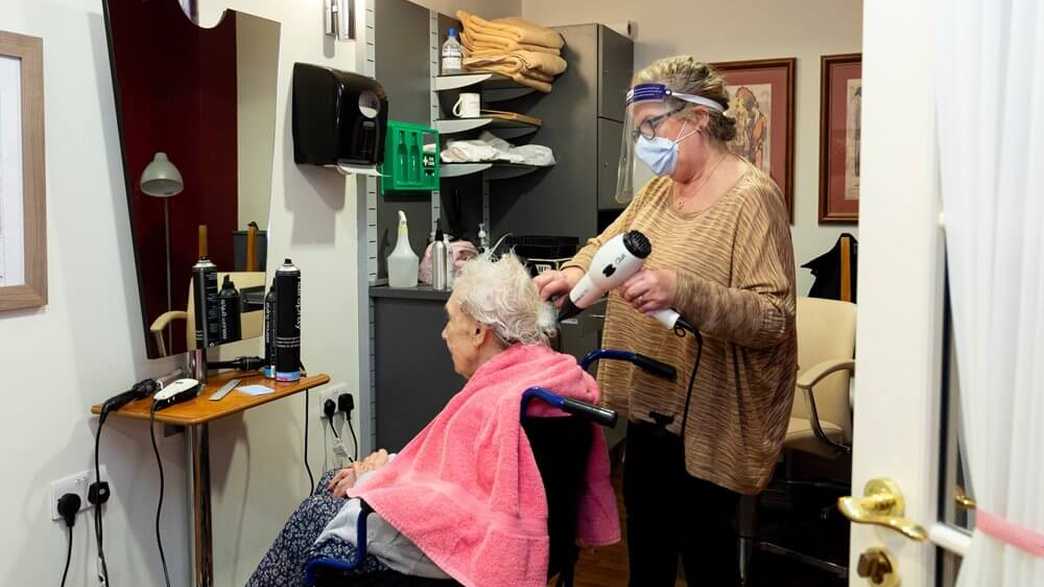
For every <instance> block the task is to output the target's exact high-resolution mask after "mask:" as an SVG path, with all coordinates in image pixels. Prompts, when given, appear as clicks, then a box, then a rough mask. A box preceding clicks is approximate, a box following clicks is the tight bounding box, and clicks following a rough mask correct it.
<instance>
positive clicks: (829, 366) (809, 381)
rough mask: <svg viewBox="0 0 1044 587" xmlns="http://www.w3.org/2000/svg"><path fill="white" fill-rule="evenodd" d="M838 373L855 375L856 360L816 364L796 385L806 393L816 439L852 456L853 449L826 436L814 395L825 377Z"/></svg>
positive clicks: (831, 360) (828, 361) (829, 361)
mask: <svg viewBox="0 0 1044 587" xmlns="http://www.w3.org/2000/svg"><path fill="white" fill-rule="evenodd" d="M837 371H848V372H850V373H855V360H853V359H830V360H827V361H823V362H821V363H816V364H815V365H812V366H811V367H809V368H808V369H805V370H804V371H803V372H802V373H801V375H799V376H798V379H797V383H796V384H795V385H796V386H797V388H798V389H800V390H801V391H804V392H805V398H806V400H807V401H808V409H809V412H810V414H809V416H810V418H809V420H810V421H811V424H812V432H813V433H814V434H815V435H816V438H817V439H819V441H820V442H822V443H824V444H826V445H827V446H830V447H832V448H834V449H835V450H837V451H839V452H842V453H845V454H851V453H852V447H850V446H846V445H844V444H841V443H839V442H834V441H833V440H831V439H830V437H829V436H827V435H826V432H824V431H823V425H822V424H821V423H820V421H819V409H818V408H817V407H816V396H815V394H813V393H812V388H813V387H814V386H815V385H816V384H817V383H819V382H820V381H822V379H823V378H824V377H826V376H827V375H830V374H831V373H836V372H837Z"/></svg>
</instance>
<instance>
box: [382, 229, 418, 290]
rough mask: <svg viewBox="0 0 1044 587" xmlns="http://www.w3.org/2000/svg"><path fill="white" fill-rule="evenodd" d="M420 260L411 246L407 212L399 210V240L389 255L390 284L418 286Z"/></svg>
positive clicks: (395, 285)
mask: <svg viewBox="0 0 1044 587" xmlns="http://www.w3.org/2000/svg"><path fill="white" fill-rule="evenodd" d="M419 263H420V261H419V260H418V259H417V254H416V253H414V252H413V248H412V247H410V229H409V225H407V224H406V213H405V212H403V211H402V210H399V240H398V242H396V243H395V250H393V251H392V253H391V254H390V255H388V285H389V286H391V287H417V266H418V264H419Z"/></svg>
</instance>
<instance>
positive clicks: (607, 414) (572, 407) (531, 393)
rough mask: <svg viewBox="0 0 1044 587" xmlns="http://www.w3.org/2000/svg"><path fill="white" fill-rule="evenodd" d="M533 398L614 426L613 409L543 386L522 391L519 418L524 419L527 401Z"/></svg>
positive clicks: (573, 413)
mask: <svg viewBox="0 0 1044 587" xmlns="http://www.w3.org/2000/svg"><path fill="white" fill-rule="evenodd" d="M533 398H537V399H540V400H541V401H543V402H546V403H547V404H548V405H551V406H553V407H556V408H558V409H560V410H562V411H563V412H565V413H567V414H572V415H574V416H580V417H582V418H587V419H588V420H593V421H595V422H596V423H598V424H601V425H602V426H608V427H610V428H612V427H613V426H616V419H617V414H616V412H614V411H613V410H610V409H608V408H603V407H601V406H596V405H594V404H589V403H587V402H583V401H580V400H577V399H571V398H567V397H562V396H560V395H558V394H557V393H554V392H552V391H550V390H547V389H544V388H543V387H530V388H529V389H527V390H526V391H524V392H523V393H522V413H521V415H520V420H525V418H526V411H527V408H528V407H529V402H530V401H532V400H533Z"/></svg>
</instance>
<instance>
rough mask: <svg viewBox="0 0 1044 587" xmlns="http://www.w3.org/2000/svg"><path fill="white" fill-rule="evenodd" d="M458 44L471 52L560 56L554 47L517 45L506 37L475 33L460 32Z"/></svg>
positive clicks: (558, 50)
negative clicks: (527, 52) (485, 51)
mask: <svg viewBox="0 0 1044 587" xmlns="http://www.w3.org/2000/svg"><path fill="white" fill-rule="evenodd" d="M460 43H461V44H462V45H464V48H465V49H467V50H471V51H479V50H487V49H488V50H493V51H498V52H504V51H534V52H537V53H549V54H551V55H561V54H562V51H561V49H557V48H555V47H544V46H543V45H534V44H532V43H519V42H518V41H514V40H512V39H510V38H508V37H504V36H500V35H495V34H487V33H481V32H476V31H461V33H460Z"/></svg>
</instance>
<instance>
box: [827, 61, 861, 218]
mask: <svg viewBox="0 0 1044 587" xmlns="http://www.w3.org/2000/svg"><path fill="white" fill-rule="evenodd" d="M821 65H822V71H821V74H820V75H821V79H820V97H819V110H820V117H821V119H820V123H819V222H820V224H823V223H827V222H847V223H856V222H858V221H859V176H860V160H859V146H860V143H861V140H862V110H863V56H862V54H860V53H851V54H848V55H824V56H823V58H822V64H821Z"/></svg>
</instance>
